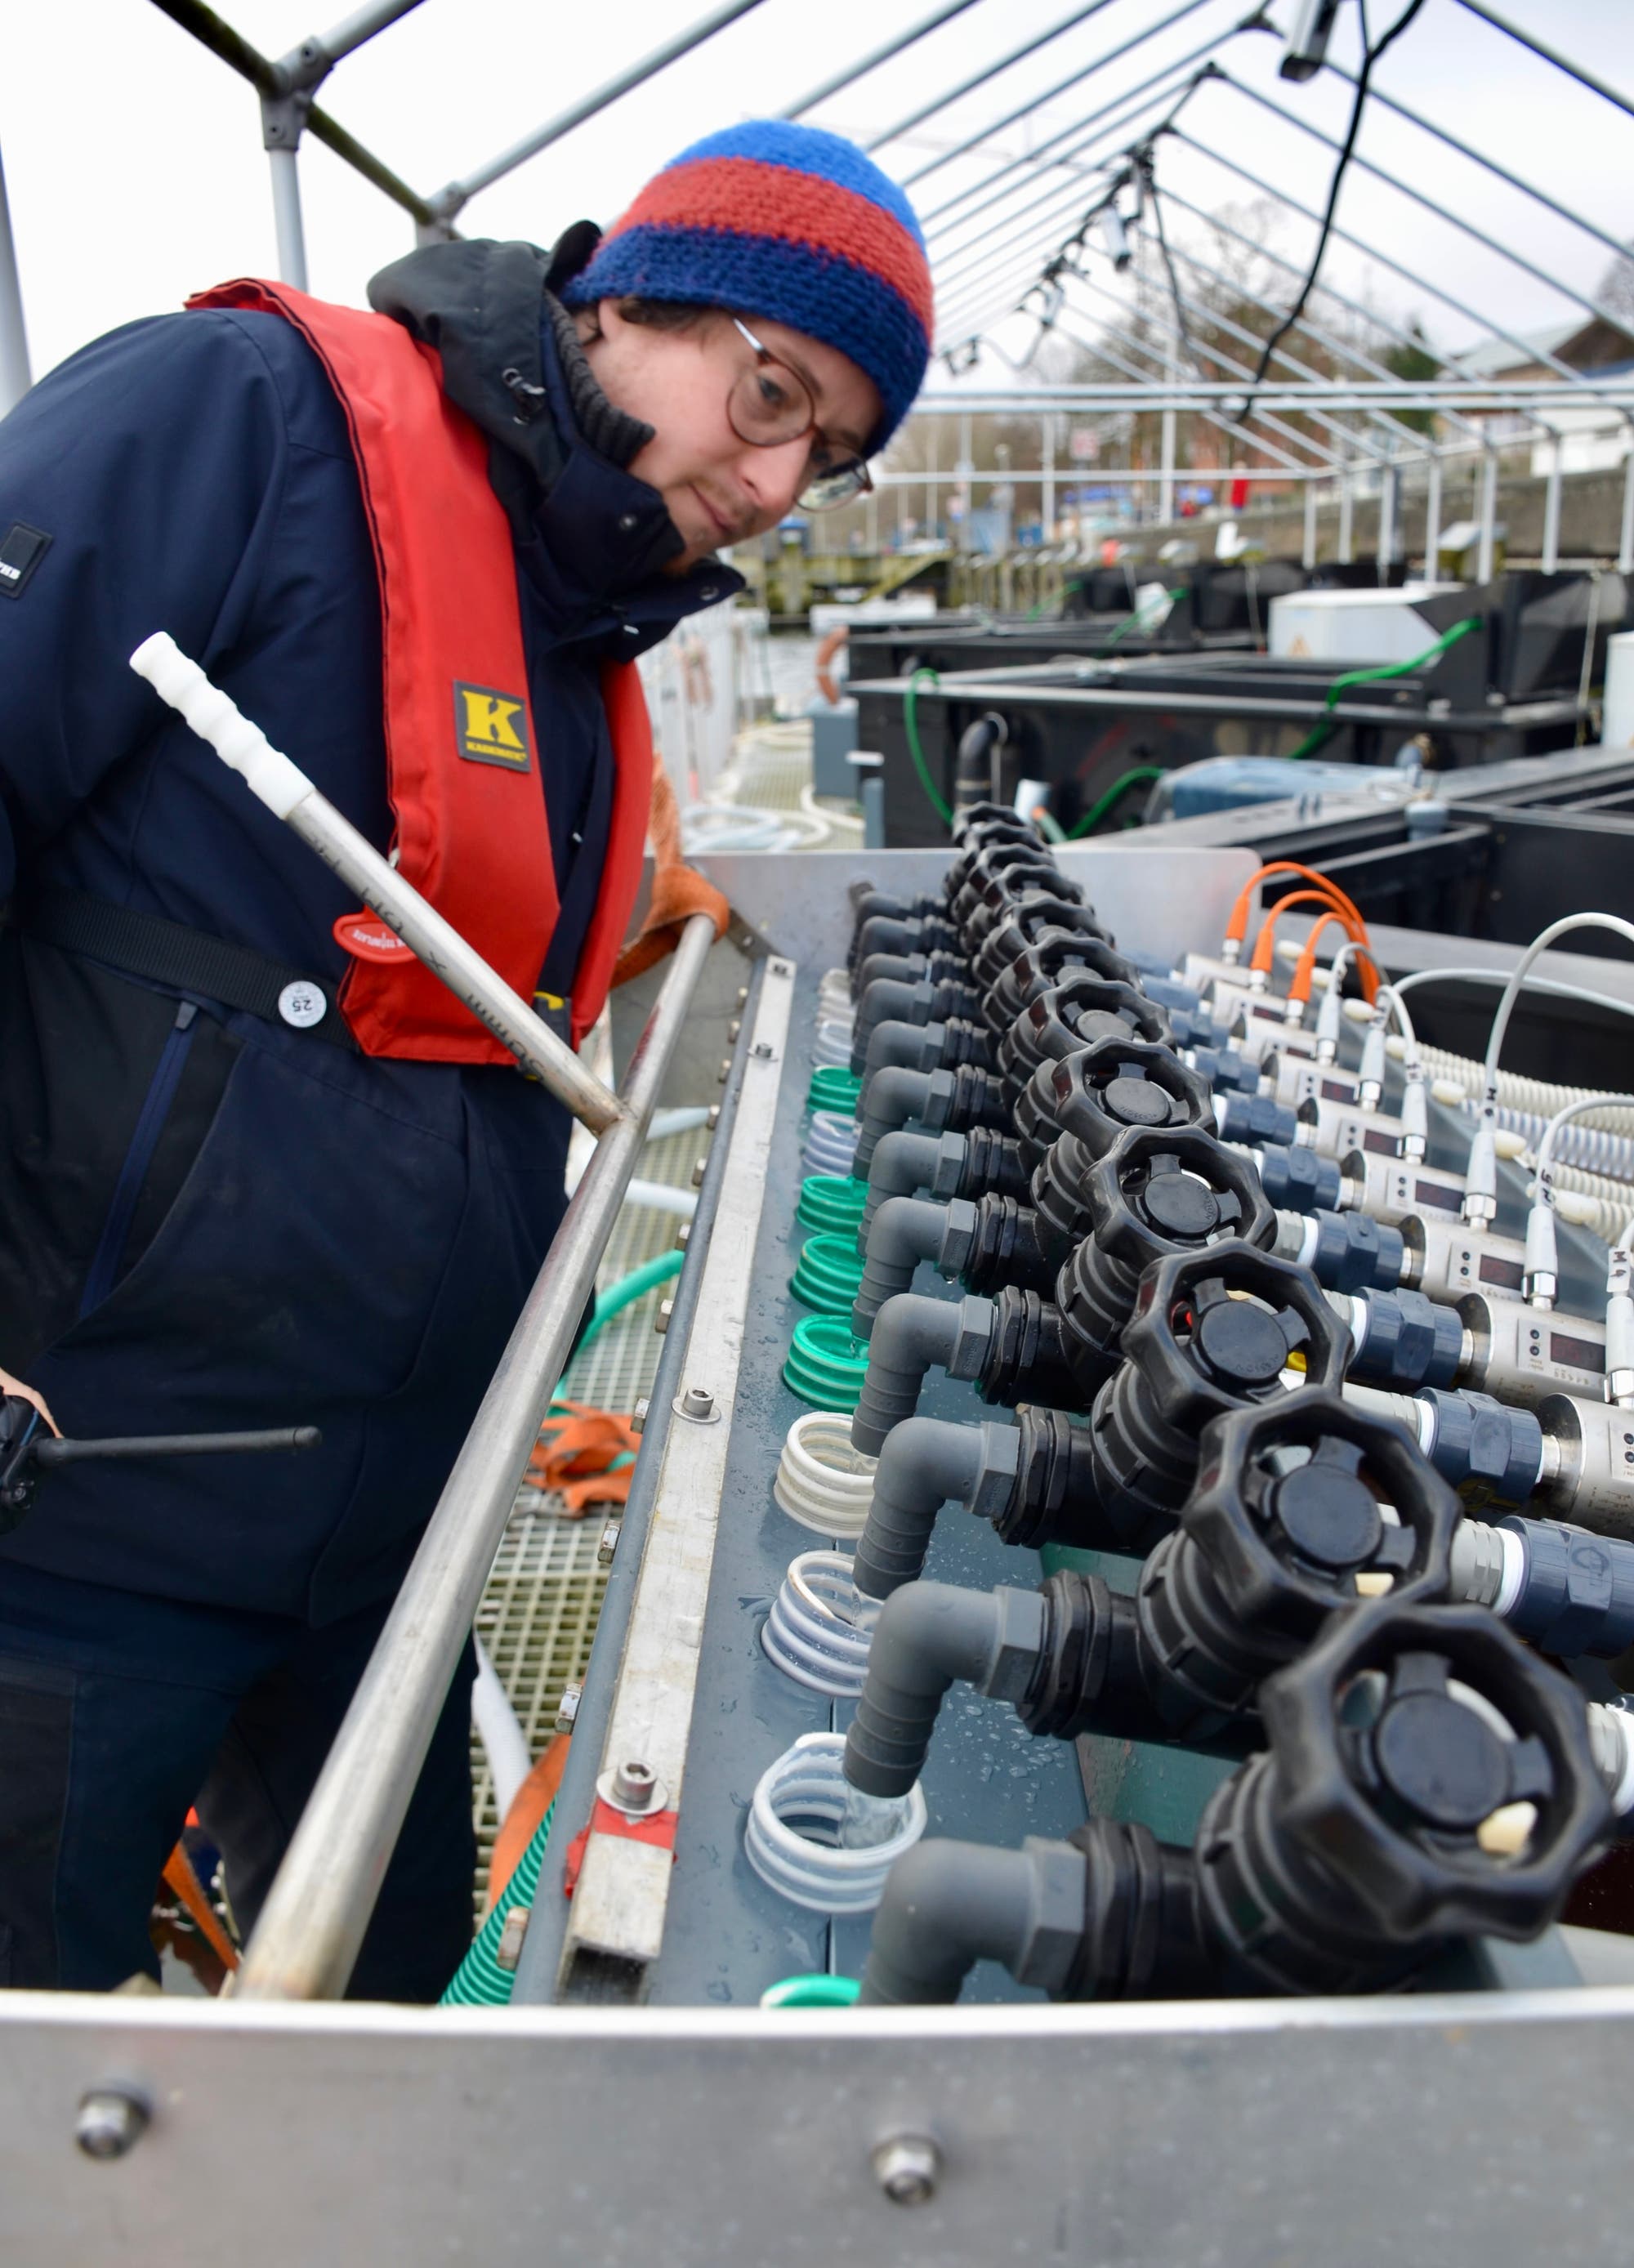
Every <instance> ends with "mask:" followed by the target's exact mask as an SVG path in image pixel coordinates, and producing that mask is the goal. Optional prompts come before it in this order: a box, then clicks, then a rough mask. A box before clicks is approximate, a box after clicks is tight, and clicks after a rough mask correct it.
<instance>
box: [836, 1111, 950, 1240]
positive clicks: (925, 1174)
mask: <svg viewBox="0 0 1634 2268" xmlns="http://www.w3.org/2000/svg"><path fill="white" fill-rule="evenodd" d="M964 1158H965V1138H964V1136H963V1135H962V1134H910V1133H909V1132H908V1131H907V1130H905V1129H903V1128H900V1127H899V1128H897V1129H896V1130H894V1132H892V1133H889V1134H882V1135H881V1136H880V1139H879V1141H878V1142H877V1143H876V1144H875V1145H874V1152H873V1155H872V1158H871V1159H870V1160H868V1197H867V1202H866V1204H865V1205H864V1207H863V1220H862V1227H861V1229H860V1230H859V1232H858V1233H857V1249H858V1251H862V1252H865V1251H866V1250H867V1248H868V1242H867V1241H868V1237H869V1234H870V1233H871V1231H872V1227H873V1220H874V1215H875V1214H876V1213H877V1212H878V1211H879V1210H880V1206H881V1205H882V1204H884V1203H885V1201H886V1199H887V1197H917V1196H918V1194H919V1192H920V1190H921V1189H929V1190H930V1192H931V1196H932V1197H953V1196H954V1195H955V1194H956V1193H957V1190H958V1187H959V1176H960V1173H961V1168H962V1167H963V1165H964Z"/></svg>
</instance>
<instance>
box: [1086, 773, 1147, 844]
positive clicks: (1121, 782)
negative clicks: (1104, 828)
mask: <svg viewBox="0 0 1634 2268" xmlns="http://www.w3.org/2000/svg"><path fill="white" fill-rule="evenodd" d="M1162 777H1164V773H1163V767H1162V766H1161V764H1137V765H1136V767H1135V769H1134V770H1133V771H1129V772H1125V773H1124V774H1123V776H1122V778H1121V779H1115V780H1114V781H1113V783H1112V784H1111V786H1110V787H1109V788H1108V790H1107V792H1106V793H1105V794H1104V795H1102V796H1098V797H1097V798H1096V799H1095V801H1094V802H1093V803H1092V804H1091V805H1090V806H1089V809H1088V810H1087V811H1086V813H1085V814H1084V816H1083V817H1082V818H1081V819H1080V820H1079V821H1078V825H1077V826H1076V827H1074V828H1070V829H1069V830H1068V833H1067V836H1066V840H1067V841H1068V842H1069V843H1073V842H1076V841H1077V839H1078V836H1080V835H1087V834H1088V833H1089V830H1090V828H1092V827H1096V826H1099V824H1100V821H1102V820H1103V819H1104V818H1105V817H1106V815H1107V814H1108V812H1109V811H1110V810H1111V808H1112V806H1113V805H1114V804H1115V803H1116V802H1117V801H1118V799H1119V798H1120V797H1121V796H1123V795H1126V794H1127V793H1128V792H1129V790H1130V788H1132V787H1138V786H1139V785H1140V784H1141V782H1142V780H1155V779H1161V778H1162Z"/></svg>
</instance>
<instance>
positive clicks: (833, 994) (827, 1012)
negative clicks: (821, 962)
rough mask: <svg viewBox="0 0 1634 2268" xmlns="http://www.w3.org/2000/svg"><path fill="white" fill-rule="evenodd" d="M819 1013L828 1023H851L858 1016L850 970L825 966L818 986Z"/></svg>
mask: <svg viewBox="0 0 1634 2268" xmlns="http://www.w3.org/2000/svg"><path fill="white" fill-rule="evenodd" d="M817 1013H818V1015H819V1016H820V1017H821V1018H822V1020H824V1021H825V1022H826V1023H836V1024H850V1023H854V1022H855V1021H856V1018H857V1011H856V1007H855V1005H854V1004H853V1002H852V999H851V979H850V972H849V971H848V970H846V969H843V968H825V969H824V970H823V972H822V976H821V980H820V982H819V983H818V986H817Z"/></svg>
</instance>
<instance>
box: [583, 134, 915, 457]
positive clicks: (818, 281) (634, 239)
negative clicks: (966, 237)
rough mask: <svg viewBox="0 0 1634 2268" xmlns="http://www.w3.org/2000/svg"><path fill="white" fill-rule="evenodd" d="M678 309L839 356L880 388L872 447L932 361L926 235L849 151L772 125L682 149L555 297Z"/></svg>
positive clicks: (870, 167)
mask: <svg viewBox="0 0 1634 2268" xmlns="http://www.w3.org/2000/svg"><path fill="white" fill-rule="evenodd" d="M563 298H564V299H565V300H566V301H567V304H568V305H569V306H585V305H587V304H588V303H589V302H590V301H592V300H595V299H608V298H643V299H672V300H676V299H678V300H683V301H686V302H688V304H690V305H692V306H704V307H725V308H728V309H730V310H731V312H732V313H734V314H740V315H747V316H754V315H762V316H765V317H768V318H769V320H771V321H773V322H777V323H786V324H787V325H788V326H789V328H791V330H796V331H803V332H805V334H806V336H807V337H808V338H813V339H821V340H822V341H823V342H824V344H825V345H828V346H831V347H835V348H837V349H838V350H839V352H840V353H841V354H843V355H845V356H847V357H850V360H851V361H852V362H854V363H855V364H856V365H857V368H858V369H859V370H861V371H864V372H866V374H867V375H868V377H870V378H871V379H872V380H873V382H874V384H875V386H877V387H878V388H879V389H880V400H881V401H883V402H884V404H885V416H884V419H883V421H882V423H881V424H880V429H879V431H878V432H877V433H875V435H874V436H873V441H872V446H873V447H875V448H880V447H881V446H883V445H884V443H885V441H886V440H887V438H888V436H889V435H890V434H891V432H892V431H894V428H895V427H896V426H897V425H899V424H900V423H902V419H903V417H904V416H906V415H907V413H908V409H909V404H910V403H911V402H912V401H913V398H914V396H915V394H917V392H918V391H919V385H920V381H921V379H923V378H924V370H925V364H926V363H927V361H928V360H929V358H930V352H931V328H932V316H931V270H930V266H929V263H928V261H926V258H925V249H924V237H923V236H922V235H921V233H920V230H919V224H918V222H917V220H916V218H915V217H914V210H913V207H912V206H911V205H910V204H909V202H908V200H907V198H906V197H905V196H904V195H903V194H902V190H901V189H899V188H897V186H896V184H895V182H894V181H893V180H889V179H887V176H886V175H885V174H884V173H881V172H880V168H879V167H878V166H876V165H875V164H874V163H873V161H872V158H866V157H865V156H864V154H863V152H862V151H860V150H859V149H857V146H856V144H854V143H851V142H847V141H845V140H843V138H842V137H841V136H839V135H837V134H826V133H824V132H823V131H822V129H821V128H819V127H815V126H798V125H792V124H790V123H788V122H786V121H784V120H782V119H754V120H751V121H750V122H748V123H747V125H743V126H729V127H727V128H726V129H725V131H724V132H722V133H719V134H711V135H709V136H706V138H705V139H704V140H703V141H702V142H695V143H694V144H693V145H692V147H691V148H690V149H689V150H683V151H681V155H680V157H679V158H675V159H674V160H673V162H672V163H671V164H669V165H667V166H665V168H664V170H663V172H662V173H658V174H655V175H654V176H653V178H652V180H650V181H649V182H648V183H647V186H646V188H644V189H643V190H642V192H641V194H640V195H639V196H638V197H637V199H636V201H635V203H634V204H632V205H631V206H630V208H629V211H628V212H626V213H624V214H623V215H622V217H620V218H619V219H618V220H616V221H615V223H614V224H613V226H612V227H611V228H610V229H609V230H608V231H607V234H606V236H604V237H603V238H602V239H601V242H600V245H599V246H598V247H597V248H596V253H595V256H594V258H593V260H592V261H591V262H590V265H589V266H588V267H587V268H586V269H584V270H583V272H582V273H581V274H580V275H578V276H575V277H574V279H573V281H572V283H571V284H570V285H569V287H568V289H567V290H566V291H565V292H563Z"/></svg>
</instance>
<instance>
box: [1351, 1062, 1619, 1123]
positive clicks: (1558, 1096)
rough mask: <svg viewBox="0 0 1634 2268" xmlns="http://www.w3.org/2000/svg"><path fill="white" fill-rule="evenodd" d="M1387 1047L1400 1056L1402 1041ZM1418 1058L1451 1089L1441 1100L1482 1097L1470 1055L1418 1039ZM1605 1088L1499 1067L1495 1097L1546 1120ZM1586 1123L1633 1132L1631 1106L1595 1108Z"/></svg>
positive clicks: (1434, 1077) (1479, 1076)
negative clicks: (1564, 1083) (1568, 1083)
mask: <svg viewBox="0 0 1634 2268" xmlns="http://www.w3.org/2000/svg"><path fill="white" fill-rule="evenodd" d="M1387 1051H1388V1053H1389V1054H1390V1055H1392V1056H1393V1057H1396V1058H1398V1059H1399V1058H1400V1057H1401V1056H1402V1053H1403V1049H1402V1043H1401V1042H1399V1041H1396V1040H1394V1039H1393V1040H1391V1041H1390V1042H1388V1044H1387ZM1418 1057H1419V1061H1420V1062H1421V1063H1422V1064H1423V1065H1424V1070H1425V1071H1427V1072H1428V1073H1429V1075H1430V1077H1431V1079H1432V1080H1434V1081H1435V1082H1436V1083H1437V1085H1438V1086H1440V1087H1445V1088H1449V1089H1453V1090H1454V1093H1451V1094H1448V1093H1438V1094H1437V1097H1436V1100H1437V1101H1440V1102H1446V1101H1470V1102H1478V1101H1480V1100H1481V1081H1482V1077H1483V1072H1482V1067H1481V1065H1480V1064H1478V1063H1477V1062H1476V1060H1475V1058H1474V1057H1471V1056H1455V1055H1450V1054H1449V1053H1448V1052H1447V1050H1446V1049H1445V1048H1429V1047H1425V1046H1424V1042H1422V1041H1420V1042H1419V1046H1418ZM1605 1092H1606V1090H1605V1089H1604V1088H1601V1087H1593V1086H1555V1085H1553V1084H1552V1082H1551V1081H1549V1079H1523V1078H1522V1077H1521V1075H1520V1072H1519V1071H1499V1072H1498V1101H1499V1103H1500V1104H1502V1105H1503V1106H1504V1107H1505V1108H1506V1109H1510V1110H1517V1111H1527V1112H1529V1113H1530V1114H1531V1115H1532V1116H1534V1117H1535V1118H1538V1119H1542V1120H1548V1119H1550V1118H1552V1117H1553V1116H1554V1115H1555V1113H1556V1112H1557V1110H1564V1108H1565V1107H1566V1105H1567V1104H1568V1103H1569V1102H1588V1103H1592V1102H1594V1101H1595V1099H1596V1097H1597V1096H1598V1095H1600V1094H1604V1093H1605ZM1583 1123H1584V1124H1585V1125H1588V1126H1603V1127H1606V1128H1608V1129H1609V1130H1610V1131H1611V1132H1613V1133H1616V1134H1634V1110H1623V1109H1619V1108H1616V1106H1615V1105H1608V1106H1607V1107H1606V1108H1604V1109H1600V1110H1596V1111H1595V1112H1594V1114H1593V1116H1590V1117H1588V1118H1586V1119H1585V1120H1584V1121H1583Z"/></svg>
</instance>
